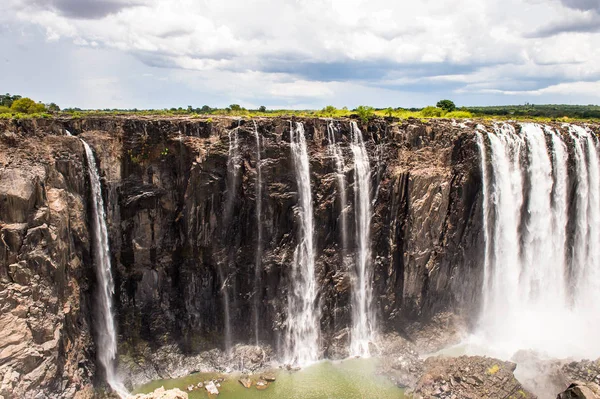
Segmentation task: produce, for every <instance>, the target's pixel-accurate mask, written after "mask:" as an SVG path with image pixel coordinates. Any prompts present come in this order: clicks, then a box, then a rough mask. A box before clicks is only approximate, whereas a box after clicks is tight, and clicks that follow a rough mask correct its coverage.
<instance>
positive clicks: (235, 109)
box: [229, 104, 242, 112]
mask: <svg viewBox="0 0 600 399" xmlns="http://www.w3.org/2000/svg"><path fill="white" fill-rule="evenodd" d="M229 109H230V110H232V111H234V112H237V111H241V110H242V107H241V106H240V105H239V104H231V105H230V106H229Z"/></svg>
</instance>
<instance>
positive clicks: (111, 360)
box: [69, 133, 128, 398]
mask: <svg viewBox="0 0 600 399" xmlns="http://www.w3.org/2000/svg"><path fill="white" fill-rule="evenodd" d="M69 135H70V133H69ZM81 143H82V144H83V147H84V148H85V156H86V159H87V164H88V174H89V179H90V188H91V190H92V193H91V194H92V201H91V205H92V228H93V232H94V234H93V237H92V239H93V240H94V244H93V250H94V262H95V270H96V279H97V280H98V281H97V284H98V287H97V289H96V302H95V309H96V312H97V314H96V317H95V320H96V334H97V337H96V352H97V356H98V360H99V361H100V364H101V365H102V367H103V368H104V371H105V373H106V381H107V382H108V384H109V385H110V387H111V388H112V389H114V390H115V391H116V392H117V393H118V394H119V396H121V397H122V398H125V397H127V396H128V393H127V390H126V389H125V387H124V386H123V384H122V383H121V381H120V379H119V377H118V375H117V372H116V369H115V366H116V365H115V360H116V357H117V329H116V326H115V320H114V315H113V304H112V295H113V294H114V291H115V288H114V283H113V278H112V271H111V264H110V248H109V243H108V229H107V227H106V215H105V213H104V200H103V199H102V186H101V185H100V176H99V174H98V167H97V166H96V160H95V159H94V153H93V152H92V149H91V148H90V146H89V145H88V143H86V142H85V141H84V140H83V139H81Z"/></svg>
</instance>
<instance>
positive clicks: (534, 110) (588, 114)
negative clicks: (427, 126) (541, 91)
mask: <svg viewBox="0 0 600 399" xmlns="http://www.w3.org/2000/svg"><path fill="white" fill-rule="evenodd" d="M467 109H468V110H469V111H471V112H472V113H473V114H474V115H482V116H484V115H485V116H508V117H512V116H514V117H543V118H552V119H559V118H565V117H566V118H575V119H596V118H600V106H598V105H569V104H547V105H535V104H525V105H502V106H490V107H467Z"/></svg>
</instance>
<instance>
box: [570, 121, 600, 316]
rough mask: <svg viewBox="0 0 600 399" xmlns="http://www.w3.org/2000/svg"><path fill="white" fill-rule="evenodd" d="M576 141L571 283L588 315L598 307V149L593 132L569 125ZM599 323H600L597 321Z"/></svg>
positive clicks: (577, 302) (599, 268) (599, 301)
mask: <svg viewBox="0 0 600 399" xmlns="http://www.w3.org/2000/svg"><path fill="white" fill-rule="evenodd" d="M570 129H571V137H572V138H573V139H574V140H575V145H574V153H575V165H576V170H577V172H578V173H577V176H576V177H577V180H576V187H577V191H576V196H577V198H576V205H577V219H576V224H575V226H576V230H575V240H574V241H575V248H574V251H575V252H574V254H573V263H572V265H571V268H570V270H571V273H572V277H573V280H572V281H571V286H572V287H573V292H574V297H573V299H574V303H575V306H577V307H580V308H583V309H585V310H586V312H587V313H589V314H590V317H591V319H590V320H594V319H596V318H597V317H593V314H594V313H597V312H598V311H599V310H600V298H598V292H600V248H599V245H598V243H599V242H600V231H599V230H600V165H599V164H598V149H597V143H596V140H595V138H594V137H593V135H592V133H591V132H589V131H587V130H586V129H584V128H582V127H580V126H576V125H573V126H570ZM599 324H600V323H599Z"/></svg>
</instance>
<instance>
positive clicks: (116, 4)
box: [29, 0, 143, 19]
mask: <svg viewBox="0 0 600 399" xmlns="http://www.w3.org/2000/svg"><path fill="white" fill-rule="evenodd" d="M29 3H30V4H33V5H35V6H37V7H40V8H43V9H49V10H54V11H56V12H58V13H59V14H62V15H64V16H65V17H69V18H76V19H100V18H104V17H106V16H107V15H110V14H115V13H117V12H119V11H121V10H123V9H126V8H130V7H136V6H140V5H143V3H142V2H141V1H136V0H31V1H29Z"/></svg>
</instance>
